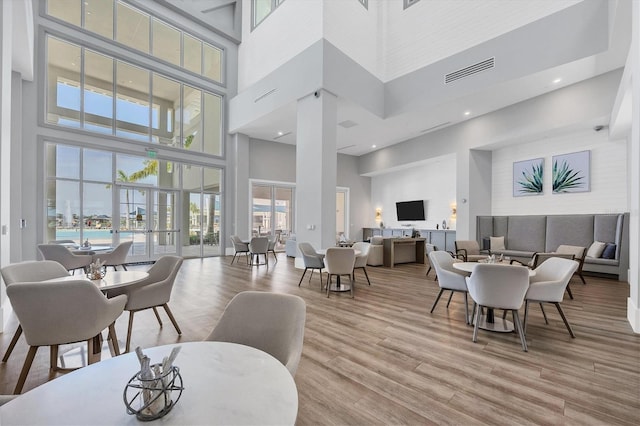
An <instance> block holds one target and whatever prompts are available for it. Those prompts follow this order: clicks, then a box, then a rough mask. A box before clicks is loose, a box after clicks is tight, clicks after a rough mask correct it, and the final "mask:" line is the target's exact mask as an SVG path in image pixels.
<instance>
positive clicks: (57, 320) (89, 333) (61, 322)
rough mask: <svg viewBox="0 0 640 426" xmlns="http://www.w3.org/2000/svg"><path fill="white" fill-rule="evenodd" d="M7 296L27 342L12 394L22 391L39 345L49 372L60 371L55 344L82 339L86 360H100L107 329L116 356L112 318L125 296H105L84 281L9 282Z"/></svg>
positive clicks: (113, 319) (114, 330) (116, 344)
mask: <svg viewBox="0 0 640 426" xmlns="http://www.w3.org/2000/svg"><path fill="white" fill-rule="evenodd" d="M7 296H8V297H9V300H10V301H11V305H12V306H13V309H14V311H15V313H16V316H17V317H18V320H19V321H20V325H21V326H22V330H23V332H24V337H25V339H26V340H27V343H28V344H29V352H28V353H27V357H26V359H25V361H24V365H23V367H22V371H21V372H20V376H19V378H18V383H17V384H16V387H15V390H14V392H13V393H14V394H19V393H20V392H22V388H23V386H24V383H25V381H26V379H27V375H28V374H29V370H30V369H31V364H32V363H33V359H34V358H35V356H36V352H37V351H38V348H39V347H40V346H50V352H51V353H50V357H49V358H50V360H49V363H50V364H49V366H50V369H51V371H57V370H63V369H61V368H59V367H58V365H57V359H58V347H59V345H63V344H68V343H76V342H82V341H86V342H87V344H88V357H89V358H88V363H89V364H93V363H94V362H96V361H99V360H100V353H101V350H102V347H101V343H102V336H101V332H102V330H104V329H105V328H108V329H109V337H110V339H111V341H112V343H113V346H114V352H115V354H116V355H119V353H120V351H119V348H118V343H117V342H118V338H117V336H116V329H115V321H116V319H118V317H119V316H120V315H121V314H122V310H123V309H124V306H125V303H127V297H126V296H118V297H114V298H111V299H107V298H106V297H104V295H103V294H102V292H101V291H100V290H99V289H98V287H96V286H95V285H92V284H91V283H87V281H86V280H77V281H58V282H51V283H43V282H30V283H19V284H10V285H9V286H7Z"/></svg>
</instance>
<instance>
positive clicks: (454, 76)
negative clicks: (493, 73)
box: [444, 58, 496, 84]
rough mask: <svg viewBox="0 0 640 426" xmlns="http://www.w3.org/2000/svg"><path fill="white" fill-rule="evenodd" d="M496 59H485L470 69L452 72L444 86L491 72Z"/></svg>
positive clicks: (447, 75)
mask: <svg viewBox="0 0 640 426" xmlns="http://www.w3.org/2000/svg"><path fill="white" fill-rule="evenodd" d="M495 60H496V58H489V59H485V60H484V61H482V62H478V63H477V64H473V65H469V66H468V67H465V68H462V69H459V70H458V71H454V72H450V73H449V74H446V75H445V76H444V84H449V83H453V82H454V81H456V80H460V79H462V78H466V77H469V76H471V75H473V74H477V73H479V72H482V71H486V70H489V69H491V68H493V67H495Z"/></svg>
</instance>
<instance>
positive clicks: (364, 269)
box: [362, 268, 371, 285]
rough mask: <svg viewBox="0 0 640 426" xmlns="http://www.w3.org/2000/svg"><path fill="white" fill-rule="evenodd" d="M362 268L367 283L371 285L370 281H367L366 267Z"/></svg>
mask: <svg viewBox="0 0 640 426" xmlns="http://www.w3.org/2000/svg"><path fill="white" fill-rule="evenodd" d="M362 270H363V271H364V276H365V277H367V283H368V284H369V285H371V281H369V274H367V268H362Z"/></svg>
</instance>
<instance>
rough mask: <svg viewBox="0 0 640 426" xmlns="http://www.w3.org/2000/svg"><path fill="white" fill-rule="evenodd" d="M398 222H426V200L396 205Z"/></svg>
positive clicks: (403, 202) (400, 202)
mask: <svg viewBox="0 0 640 426" xmlns="http://www.w3.org/2000/svg"><path fill="white" fill-rule="evenodd" d="M396 213H397V214H398V220H399V221H403V220H425V218H424V200H416V201H399V202H397V203H396Z"/></svg>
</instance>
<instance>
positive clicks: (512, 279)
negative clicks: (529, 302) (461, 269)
mask: <svg viewBox="0 0 640 426" xmlns="http://www.w3.org/2000/svg"><path fill="white" fill-rule="evenodd" d="M545 263H546V262H545ZM467 287H468V288H469V294H470V295H471V298H472V299H473V300H475V302H476V303H478V304H479V305H482V306H487V307H493V308H499V309H520V307H521V306H522V304H523V302H524V295H525V293H526V292H527V289H528V288H529V270H528V269H527V268H526V267H524V266H505V265H494V264H488V263H487V264H485V263H479V264H478V266H476V267H475V268H474V269H473V273H472V274H471V277H470V278H468V279H467Z"/></svg>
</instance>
